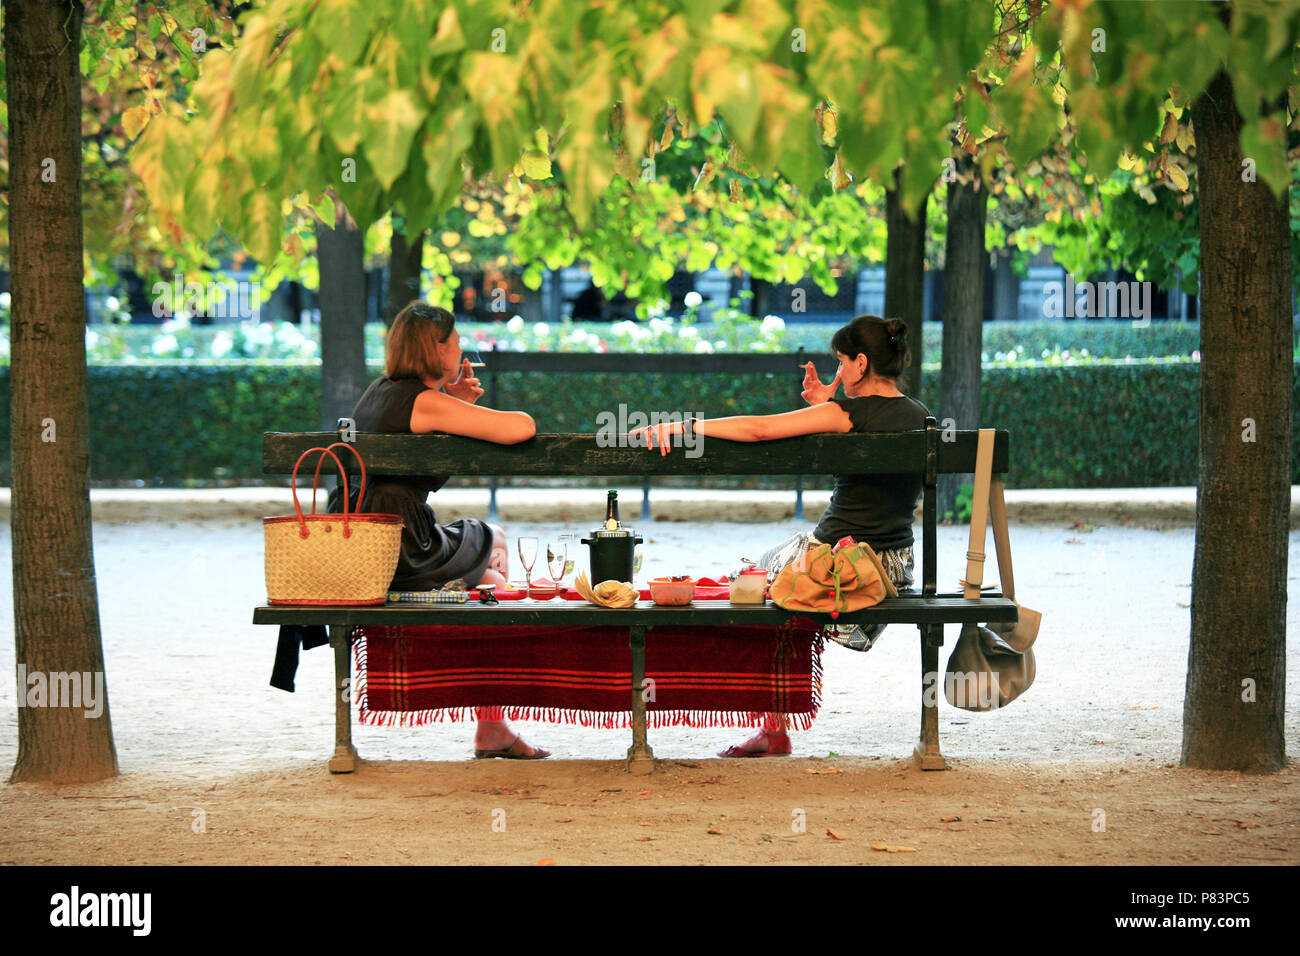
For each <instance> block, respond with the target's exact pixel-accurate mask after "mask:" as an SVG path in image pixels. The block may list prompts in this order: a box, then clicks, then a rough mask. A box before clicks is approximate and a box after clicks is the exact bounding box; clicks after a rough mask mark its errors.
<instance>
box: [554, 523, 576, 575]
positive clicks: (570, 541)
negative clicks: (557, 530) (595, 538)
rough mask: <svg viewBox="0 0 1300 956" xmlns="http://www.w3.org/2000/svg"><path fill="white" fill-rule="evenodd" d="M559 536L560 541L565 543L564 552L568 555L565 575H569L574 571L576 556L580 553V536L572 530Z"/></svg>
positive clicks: (565, 562) (565, 563)
mask: <svg viewBox="0 0 1300 956" xmlns="http://www.w3.org/2000/svg"><path fill="white" fill-rule="evenodd" d="M557 537H558V539H559V541H560V543H561V544H563V545H564V553H565V554H566V555H567V557H566V558H565V561H564V576H565V577H568V576H569V575H570V574H572V573H573V563H574V557H575V556H576V555H577V553H578V549H577V547H576V545H577V543H578V536H577V535H576V534H574V533H573V532H572V531H565V532H563V533H562V534H560V535H558V536H557Z"/></svg>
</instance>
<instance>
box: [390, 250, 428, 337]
mask: <svg viewBox="0 0 1300 956" xmlns="http://www.w3.org/2000/svg"><path fill="white" fill-rule="evenodd" d="M427 234H428V230H421V231H420V232H418V233H416V236H415V241H414V242H408V241H407V239H406V234H405V233H403V232H401V231H400V230H398V229H394V230H393V240H392V247H391V250H390V252H389V256H388V296H387V306H386V308H385V310H384V323H385V324H386V325H387V326H389V327H390V328H391V327H392V324H393V319H395V318H397V313H398V312H401V311H402V310H403V309H404V308H406V307H407V305H409V304H410V302H411V300H412V299H418V298H420V291H421V290H420V276H421V270H422V264H423V260H424V237H425V236H426V235H427Z"/></svg>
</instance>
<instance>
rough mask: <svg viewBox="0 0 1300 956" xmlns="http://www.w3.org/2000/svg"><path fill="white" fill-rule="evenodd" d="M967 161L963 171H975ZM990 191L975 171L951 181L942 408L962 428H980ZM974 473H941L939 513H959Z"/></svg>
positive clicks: (944, 290)
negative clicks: (963, 492) (966, 177)
mask: <svg viewBox="0 0 1300 956" xmlns="http://www.w3.org/2000/svg"><path fill="white" fill-rule="evenodd" d="M972 170H973V164H972V163H971V162H970V161H969V160H963V161H962V162H961V163H960V164H959V165H958V172H959V173H960V174H962V175H969V174H970V173H971V172H972ZM988 196H989V193H988V190H987V189H985V188H984V187H983V185H982V184H981V183H980V181H979V172H978V171H975V174H974V181H973V182H969V183H967V182H963V181H962V180H961V179H958V180H956V181H954V182H951V183H949V184H948V237H947V240H946V244H945V252H944V269H943V368H942V370H941V371H940V373H939V408H940V409H941V410H942V416H941V421H940V426H941V427H943V426H944V425H945V422H944V421H943V419H952V420H953V422H955V423H956V427H957V428H961V429H967V428H979V427H980V351H981V350H982V349H983V347H984V273H985V270H986V269H987V268H988V253H987V252H985V251H984V218H985V215H986V213H987V211H988ZM973 480H974V477H973V476H972V475H940V476H939V488H938V492H939V505H938V507H939V514H940V515H945V514H948V513H949V512H955V510H956V503H957V490H958V489H959V488H960V487H961V485H962V483H963V482H967V481H973Z"/></svg>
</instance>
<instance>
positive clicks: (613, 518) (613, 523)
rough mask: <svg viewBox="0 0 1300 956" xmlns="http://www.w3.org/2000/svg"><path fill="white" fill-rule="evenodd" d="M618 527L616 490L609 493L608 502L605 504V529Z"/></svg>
mask: <svg viewBox="0 0 1300 956" xmlns="http://www.w3.org/2000/svg"><path fill="white" fill-rule="evenodd" d="M619 527H620V524H619V520H618V492H617V491H611V492H610V493H609V503H608V504H606V505H605V530H606V531H617V530H618V529H619Z"/></svg>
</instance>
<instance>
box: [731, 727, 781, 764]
mask: <svg viewBox="0 0 1300 956" xmlns="http://www.w3.org/2000/svg"><path fill="white" fill-rule="evenodd" d="M760 742H761V743H762V744H763V745H764V749H762V750H759V749H757V747H756V746H755V745H756V744H758V743H760ZM793 749H794V748H793V747H792V746H791V744H790V735H789V734H782V735H781V736H780V737H776V738H775V739H774V738H772V737H769V736H768V734H767V731H765V730H760V731H759V732H758V733H756V734H755V735H754V736H752V737H750V738H749V739H748V740H746V741H745V742H744V743H743V744H737V745H736V746H734V747H728V748H727V749H726V750H721V751H719V752H718V756H719V757H788V756H790V753H791V751H792V750H793Z"/></svg>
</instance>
